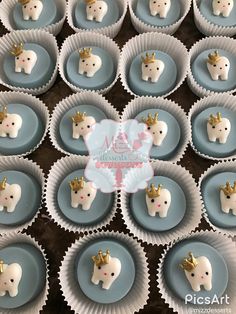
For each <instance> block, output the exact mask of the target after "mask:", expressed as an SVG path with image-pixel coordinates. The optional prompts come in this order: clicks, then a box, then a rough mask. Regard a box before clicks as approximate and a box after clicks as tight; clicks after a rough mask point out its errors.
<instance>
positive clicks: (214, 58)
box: [207, 50, 221, 65]
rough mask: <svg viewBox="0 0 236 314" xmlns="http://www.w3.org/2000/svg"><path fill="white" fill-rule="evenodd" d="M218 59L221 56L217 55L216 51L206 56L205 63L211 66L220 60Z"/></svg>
mask: <svg viewBox="0 0 236 314" xmlns="http://www.w3.org/2000/svg"><path fill="white" fill-rule="evenodd" d="M220 58H221V56H220V55H219V52H218V51H217V50H216V51H214V52H213V53H210V54H209V55H208V60H207V62H208V63H210V64H212V65H213V64H215V63H217V62H218V61H219V60H220Z"/></svg>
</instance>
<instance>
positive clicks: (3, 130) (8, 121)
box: [0, 106, 22, 138]
mask: <svg viewBox="0 0 236 314" xmlns="http://www.w3.org/2000/svg"><path fill="white" fill-rule="evenodd" d="M21 127H22V118H21V116H20V115H18V114H10V113H7V107H6V106H3V110H2V111H0V137H7V136H9V137H10V138H16V137H17V136H18V132H19V130H20V129H21Z"/></svg>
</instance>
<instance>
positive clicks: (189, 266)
mask: <svg viewBox="0 0 236 314" xmlns="http://www.w3.org/2000/svg"><path fill="white" fill-rule="evenodd" d="M180 266H181V268H182V269H183V270H184V273H185V276H186V277H187V279H188V281H189V283H190V285H191V287H192V290H193V291H195V292H199V291H201V287H204V289H205V290H207V291H210V290H211V289H212V266H211V263H210V261H209V259H208V258H207V257H205V256H200V257H198V258H195V257H194V256H193V254H192V253H189V256H188V257H187V258H185V259H184V260H183V262H182V263H181V264H180Z"/></svg>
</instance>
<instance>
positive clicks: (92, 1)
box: [85, 0, 97, 5]
mask: <svg viewBox="0 0 236 314" xmlns="http://www.w3.org/2000/svg"><path fill="white" fill-rule="evenodd" d="M96 1H97V0H85V2H86V4H88V5H89V4H93V3H95V2H96Z"/></svg>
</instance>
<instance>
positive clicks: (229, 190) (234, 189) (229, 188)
mask: <svg viewBox="0 0 236 314" xmlns="http://www.w3.org/2000/svg"><path fill="white" fill-rule="evenodd" d="M220 190H221V191H223V192H224V194H225V195H226V196H230V195H232V194H234V193H236V181H234V185H233V186H231V185H230V182H229V181H227V182H226V186H221V187H220Z"/></svg>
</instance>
